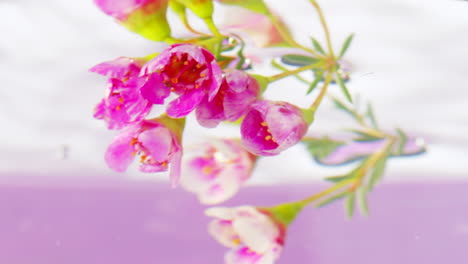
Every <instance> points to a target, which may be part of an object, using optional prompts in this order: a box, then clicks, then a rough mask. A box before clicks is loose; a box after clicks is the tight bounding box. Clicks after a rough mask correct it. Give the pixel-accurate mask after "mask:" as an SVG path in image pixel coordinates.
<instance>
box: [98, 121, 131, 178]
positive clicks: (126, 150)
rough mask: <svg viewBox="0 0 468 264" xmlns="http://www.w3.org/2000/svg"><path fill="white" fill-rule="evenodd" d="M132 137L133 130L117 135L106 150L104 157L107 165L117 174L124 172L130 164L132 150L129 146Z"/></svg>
mask: <svg viewBox="0 0 468 264" xmlns="http://www.w3.org/2000/svg"><path fill="white" fill-rule="evenodd" d="M133 136H134V130H133V128H131V129H128V130H127V131H124V132H123V133H121V134H119V135H117V136H116V137H115V138H114V140H113V141H112V143H111V144H110V145H109V147H108V148H107V150H106V154H105V156H104V158H105V160H106V163H107V165H108V166H109V167H110V168H111V169H113V170H115V171H118V172H124V171H125V170H126V169H127V167H128V166H129V165H130V163H132V161H133V159H134V156H133V155H132V154H133V151H134V148H133V146H132V145H131V144H130V142H131V140H132V138H133Z"/></svg>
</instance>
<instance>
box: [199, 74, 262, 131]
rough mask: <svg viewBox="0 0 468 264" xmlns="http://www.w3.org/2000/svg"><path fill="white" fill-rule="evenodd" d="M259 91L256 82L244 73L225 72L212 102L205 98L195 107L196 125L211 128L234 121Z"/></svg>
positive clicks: (243, 112)
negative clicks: (224, 122) (223, 122)
mask: <svg viewBox="0 0 468 264" xmlns="http://www.w3.org/2000/svg"><path fill="white" fill-rule="evenodd" d="M259 91H260V87H259V85H258V83H257V81H256V80H255V79H254V78H253V77H251V76H250V75H248V74H247V73H245V72H244V71H240V70H230V71H227V72H226V74H225V77H224V80H223V83H222V84H221V87H220V89H219V91H218V93H217V94H216V96H215V97H214V98H213V100H211V101H209V100H208V98H205V99H203V101H202V102H201V103H200V105H199V106H198V107H197V110H196V114H197V120H198V123H200V125H202V126H204V127H209V128H211V127H215V126H217V125H218V124H219V123H220V122H222V121H226V120H227V121H230V122H234V121H236V120H237V119H239V118H240V117H242V116H243V115H244V114H245V113H246V112H247V110H248V108H249V106H250V105H251V104H252V103H254V102H255V101H256V100H257V97H258V94H259Z"/></svg>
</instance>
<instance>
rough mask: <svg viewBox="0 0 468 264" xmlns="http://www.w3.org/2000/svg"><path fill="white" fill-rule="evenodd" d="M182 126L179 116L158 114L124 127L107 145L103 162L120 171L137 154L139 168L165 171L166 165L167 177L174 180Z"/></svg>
mask: <svg viewBox="0 0 468 264" xmlns="http://www.w3.org/2000/svg"><path fill="white" fill-rule="evenodd" d="M183 126H184V120H183V119H170V118H167V117H162V118H158V119H153V120H144V121H142V122H140V123H138V124H135V125H132V126H130V127H128V128H127V129H126V130H124V131H122V132H121V133H120V134H119V135H117V136H116V137H115V138H114V140H113V141H112V143H111V144H110V145H109V147H108V148H107V151H106V154H105V160H106V162H107V165H108V166H109V167H110V168H112V169H113V170H115V171H118V172H123V171H125V170H126V169H127V167H128V166H129V165H130V164H131V163H132V161H133V160H134V159H135V157H136V156H139V158H140V163H141V165H140V167H139V169H140V171H142V172H161V171H167V170H168V168H169V165H170V166H171V170H170V178H171V181H172V183H173V184H175V183H176V182H177V181H178V179H179V177H180V166H181V158H182V144H181V135H182V130H183Z"/></svg>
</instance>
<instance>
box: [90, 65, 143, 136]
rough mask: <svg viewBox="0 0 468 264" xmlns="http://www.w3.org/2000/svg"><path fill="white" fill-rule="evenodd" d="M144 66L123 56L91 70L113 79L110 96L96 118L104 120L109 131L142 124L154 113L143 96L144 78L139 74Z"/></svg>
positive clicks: (109, 90) (100, 104) (95, 112)
mask: <svg viewBox="0 0 468 264" xmlns="http://www.w3.org/2000/svg"><path fill="white" fill-rule="evenodd" d="M143 63H144V61H142V60H137V59H131V58H126V57H120V58H118V59H116V60H113V61H108V62H104V63H101V64H98V65H96V66H94V67H93V68H91V69H90V71H92V72H96V73H99V74H102V75H105V76H108V77H109V87H108V89H107V90H106V95H105V97H104V99H102V100H101V102H100V103H99V104H98V105H97V106H96V107H95V109H94V117H95V118H97V119H102V120H104V121H105V122H106V125H107V127H108V128H109V129H121V128H123V127H125V126H127V125H129V124H132V123H135V122H138V121H141V120H142V119H143V118H145V116H146V115H147V114H148V113H149V112H150V110H151V103H150V102H149V101H148V100H146V99H145V98H143V96H142V95H141V93H140V87H141V86H142V85H143V82H144V79H142V78H140V77H138V74H139V73H140V69H141V65H142V64H143Z"/></svg>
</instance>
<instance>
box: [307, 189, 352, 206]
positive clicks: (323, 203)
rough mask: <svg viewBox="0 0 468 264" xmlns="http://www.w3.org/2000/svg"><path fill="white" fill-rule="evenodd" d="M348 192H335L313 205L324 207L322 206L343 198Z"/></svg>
mask: <svg viewBox="0 0 468 264" xmlns="http://www.w3.org/2000/svg"><path fill="white" fill-rule="evenodd" d="M348 194H349V193H348V192H347V191H346V192H342V193H339V194H336V195H333V196H331V197H329V198H327V199H325V200H323V201H321V202H320V203H318V204H316V205H315V207H316V208H321V207H324V206H327V205H329V204H331V203H333V202H335V201H338V200H341V199H343V198H345V197H346V196H348Z"/></svg>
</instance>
